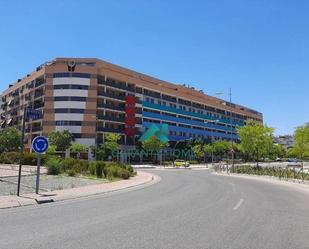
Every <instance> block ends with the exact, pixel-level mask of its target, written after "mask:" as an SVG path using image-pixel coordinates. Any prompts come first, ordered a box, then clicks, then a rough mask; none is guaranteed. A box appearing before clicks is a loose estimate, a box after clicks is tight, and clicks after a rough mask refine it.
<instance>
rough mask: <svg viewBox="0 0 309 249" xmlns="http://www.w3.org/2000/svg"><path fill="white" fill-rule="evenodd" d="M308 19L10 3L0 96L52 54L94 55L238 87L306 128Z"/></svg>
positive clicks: (281, 124) (273, 121)
mask: <svg viewBox="0 0 309 249" xmlns="http://www.w3.org/2000/svg"><path fill="white" fill-rule="evenodd" d="M308 13H309V2H308V1H301V0H295V1H291V0H286V1H285V0H229V1H227V0H226V1H224V0H204V1H194V0H191V1H172V0H171V1H168V0H160V1H159V0H156V1H150V0H149V1H148V0H144V1H142V0H140V1H137V0H136V1H133V0H132V1H125V0H123V1H121V0H119V1H112V0H111V1H107V0H106V1H99V0H98V1H94V0H87V1H77V0H75V1H73V0H71V1H69V0H67V1H60V0H52V1H30V0H28V1H14V0H11V1H5V2H2V3H1V6H0V34H1V35H0V37H1V39H0V55H1V60H0V90H1V91H2V90H4V89H5V88H6V87H7V86H8V84H9V83H12V82H14V81H16V79H17V78H19V77H22V76H24V75H25V74H27V73H28V72H30V71H32V70H34V69H35V67H36V66H38V65H40V64H41V63H43V62H45V61H48V60H51V59H53V58H55V57H62V56H68V57H69V56H70V57H97V58H101V59H104V60H107V61H110V62H112V63H115V64H119V65H122V66H125V67H128V68H131V69H134V70H136V71H139V72H143V73H146V74H149V75H152V76H155V77H158V78H160V79H163V80H167V81H171V82H174V83H186V84H190V85H191V86H194V87H196V88H198V89H203V90H204V91H205V92H206V93H207V94H210V95H213V94H214V93H216V92H224V91H225V92H228V89H229V87H232V90H233V101H234V102H236V103H239V104H242V105H247V106H249V107H252V108H254V109H256V110H258V111H260V112H262V113H264V119H265V123H266V124H268V125H270V126H273V127H275V128H276V134H286V133H292V132H293V130H294V127H296V126H298V125H301V124H303V123H305V122H309V117H308V116H309V115H308V107H309V97H308V94H309V84H308V83H309V29H308V27H309V15H308ZM222 97H224V96H222Z"/></svg>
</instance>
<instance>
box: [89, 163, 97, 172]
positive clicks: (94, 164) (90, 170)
mask: <svg viewBox="0 0 309 249" xmlns="http://www.w3.org/2000/svg"><path fill="white" fill-rule="evenodd" d="M88 170H89V173H90V175H96V161H93V162H91V163H90V164H89V167H88Z"/></svg>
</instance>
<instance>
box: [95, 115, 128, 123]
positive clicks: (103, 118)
mask: <svg viewBox="0 0 309 249" xmlns="http://www.w3.org/2000/svg"><path fill="white" fill-rule="evenodd" d="M98 119H99V120H109V121H115V122H121V123H124V118H123V117H115V116H106V115H99V116H98Z"/></svg>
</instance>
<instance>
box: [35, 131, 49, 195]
mask: <svg viewBox="0 0 309 249" xmlns="http://www.w3.org/2000/svg"><path fill="white" fill-rule="evenodd" d="M32 149H33V150H34V151H35V152H36V153H37V155H38V160H37V170H36V173H37V175H36V184H35V193H36V194H38V193H39V188H40V167H41V155H42V154H44V153H45V152H46V151H47V149H48V140H47V138H46V137H44V136H37V137H35V138H34V139H33V141H32Z"/></svg>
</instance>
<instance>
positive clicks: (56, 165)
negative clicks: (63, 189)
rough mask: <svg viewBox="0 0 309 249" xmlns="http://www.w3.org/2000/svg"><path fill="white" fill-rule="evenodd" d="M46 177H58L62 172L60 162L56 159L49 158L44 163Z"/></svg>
mask: <svg viewBox="0 0 309 249" xmlns="http://www.w3.org/2000/svg"><path fill="white" fill-rule="evenodd" d="M46 167H47V174H48V175H59V174H60V173H61V172H62V164H61V160H60V159H58V158H50V159H49V160H48V161H47V162H46Z"/></svg>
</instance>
